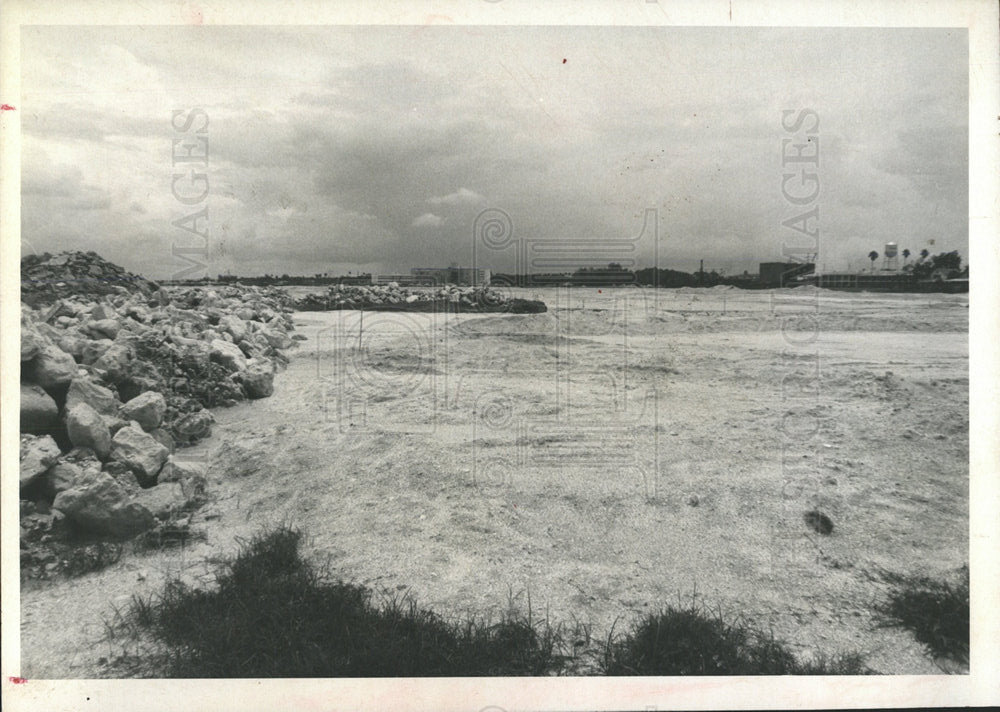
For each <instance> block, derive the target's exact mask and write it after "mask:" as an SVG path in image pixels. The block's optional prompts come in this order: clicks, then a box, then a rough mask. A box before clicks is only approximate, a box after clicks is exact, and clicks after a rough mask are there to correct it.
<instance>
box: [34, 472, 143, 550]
mask: <svg viewBox="0 0 1000 712" xmlns="http://www.w3.org/2000/svg"><path fill="white" fill-rule="evenodd" d="M52 506H53V508H55V509H58V510H59V511H61V512H63V513H64V514H65V515H66V517H67V518H68V519H69V520H70V521H72V522H73V523H74V524H76V525H77V526H78V527H80V528H81V529H84V530H87V531H90V532H94V533H96V534H110V535H111V536H115V537H130V536H135V535H136V534H141V533H142V532H144V531H146V530H147V529H149V528H151V527H152V526H153V525H154V524H156V520H155V518H154V517H153V514H152V513H151V512H150V511H149V510H148V509H147V508H146V507H144V506H142V504H140V503H139V502H136V501H130V499H129V495H128V493H127V492H126V491H125V488H123V487H122V486H121V485H120V484H118V483H117V482H116V481H115V479H114V478H113V477H111V475H109V474H107V473H106V472H98V473H91V474H90V475H88V476H85V477H84V478H82V481H78V482H77V483H76V485H75V486H74V487H71V488H70V489H67V490H64V491H62V492H60V493H59V494H57V495H56V498H55V501H54V502H53V503H52Z"/></svg>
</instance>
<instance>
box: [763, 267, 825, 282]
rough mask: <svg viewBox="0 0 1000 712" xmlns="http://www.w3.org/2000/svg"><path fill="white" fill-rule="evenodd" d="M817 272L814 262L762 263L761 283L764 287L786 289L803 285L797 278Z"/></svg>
mask: <svg viewBox="0 0 1000 712" xmlns="http://www.w3.org/2000/svg"><path fill="white" fill-rule="evenodd" d="M815 271H816V265H815V264H813V263H812V262H761V263H760V283H761V285H762V286H764V287H784V286H787V285H791V284H801V283H802V282H801V280H796V277H798V276H799V275H803V274H811V273H813V272H815Z"/></svg>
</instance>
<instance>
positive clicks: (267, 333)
mask: <svg viewBox="0 0 1000 712" xmlns="http://www.w3.org/2000/svg"><path fill="white" fill-rule="evenodd" d="M259 333H260V335H261V336H263V337H264V338H265V339H266V340H267V343H268V344H269V345H270V346H271V348H275V349H287V348H288V347H289V346H291V345H292V340H291V338H290V337H289V336H288V334H286V333H285V332H283V331H281V330H280V329H278V328H275V324H274V323H273V322H272V323H270V324H268V325H267V326H265V327H264V328H263V329H261V330H260V332H259Z"/></svg>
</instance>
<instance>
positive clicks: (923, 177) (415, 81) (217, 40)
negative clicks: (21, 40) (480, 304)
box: [23, 27, 968, 274]
mask: <svg viewBox="0 0 1000 712" xmlns="http://www.w3.org/2000/svg"><path fill="white" fill-rule="evenodd" d="M966 51H967V49H966V43H965V37H964V34H962V33H956V32H951V31H940V30H936V31H927V30H898V31H894V30H832V29H831V30H803V29H775V30H766V29H738V30H727V29H723V28H714V29H712V28H709V29H706V28H697V29H695V28H692V29H680V28H674V29H669V28H610V27H592V28H586V27H578V28H554V27H553V28H545V27H533V28H529V27H508V28H488V31H487V28H477V27H456V28H428V29H419V30H418V29H417V28H408V27H357V28H295V29H273V28H251V27H243V28H238V27H225V28H223V27H216V28H197V29H185V28H73V31H72V32H70V31H69V30H67V29H62V28H31V29H30V30H26V35H25V48H24V54H25V66H26V67H28V69H27V70H26V73H25V77H24V91H25V97H26V113H25V115H24V117H23V125H24V130H25V136H26V139H27V140H26V146H27V148H28V150H27V151H26V153H25V159H24V173H25V180H24V186H25V206H24V207H25V209H24V211H23V226H24V230H25V232H26V233H31V234H32V235H33V240H34V242H35V243H44V244H45V249H49V250H54V249H60V245H59V241H60V240H66V241H73V242H74V244H75V243H76V242H79V243H86V242H87V241H88V240H89V241H90V242H91V243H92V247H91V248H92V249H97V250H99V251H109V252H110V251H113V252H114V253H115V254H117V255H121V258H120V259H122V260H123V262H124V263H125V264H126V265H127V266H129V267H131V268H135V269H143V270H146V271H150V272H152V273H156V274H162V273H163V269H164V268H163V265H162V259H161V258H162V255H164V254H169V244H170V240H171V239H173V238H174V235H175V231H176V229H175V228H172V227H171V225H170V221H171V220H174V219H176V218H177V217H179V216H180V215H182V214H183V206H181V205H179V204H178V202H177V200H176V199H174V197H173V196H172V195H171V190H170V186H171V179H172V176H173V174H174V172H175V167H174V166H173V164H172V162H171V159H170V151H171V146H172V143H171V142H172V140H173V139H174V138H175V137H176V132H175V130H174V127H173V126H171V123H170V119H171V112H172V111H173V110H174V109H176V108H182V107H188V108H190V107H194V106H199V107H202V108H204V109H205V110H206V112H207V113H208V114H209V116H210V123H209V125H208V133H207V137H208V141H209V153H210V156H209V165H208V166H207V167H206V168H205V171H206V173H207V175H208V177H209V179H210V182H211V193H210V196H209V200H208V206H209V208H210V214H211V221H210V222H211V239H210V242H211V249H212V255H213V260H214V261H215V262H214V265H213V269H214V268H215V267H218V268H219V271H224V270H228V269H231V270H234V271H241V270H243V269H251V268H252V269H255V270H263V271H270V272H279V273H281V272H289V273H295V272H305V273H310V274H311V273H314V272H316V271H326V270H324V269H321V267H322V265H349V264H356V265H361V264H371V263H376V262H377V263H380V264H381V265H382V266H383V267H384V268H385V269H386V270H387V271H388V270H397V269H406V268H408V267H410V266H415V265H418V264H420V265H433V264H447V263H449V262H452V261H459V262H466V261H468V259H469V258H470V257H469V256H470V253H471V246H472V240H473V233H472V230H473V225H474V222H475V219H476V215H477V214H478V213H479V211H481V210H482V209H484V208H486V207H494V208H501V209H503V210H504V211H506V212H507V213H508V214H509V215H510V216H511V219H512V221H513V225H514V229H515V237H517V238H521V239H526V240H540V239H555V240H560V239H562V240H565V239H587V238H601V239H607V238H609V237H621V238H627V237H631V236H634V235H635V234H637V233H638V230H639V229H640V228H641V225H642V215H643V211H644V210H645V209H646V208H656V209H658V210H659V212H660V223H661V239H662V242H661V248H662V249H661V250H660V255H661V257H660V259H661V260H665V261H666V262H667V263H668V264H664V265H662V266H672V267H679V268H691V267H692V266H696V265H697V261H698V259H700V258H705V259H706V260H707V261H708V262H709V264H715V265H717V266H719V267H727V268H729V269H738V270H739V271H742V270H743V269H745V268H748V267H750V268H754V267H755V262H756V261H759V260H768V259H774V258H775V257H778V256H780V251H781V248H782V244H783V240H784V239H785V238H784V235H783V229H782V227H781V222H782V221H783V220H786V219H787V218H788V217H790V215H791V212H790V206H789V205H788V203H787V202H786V201H784V200H783V199H782V197H781V191H780V187H781V180H782V173H783V170H784V169H783V168H782V165H781V149H782V143H781V142H782V140H783V138H786V137H787V133H786V132H785V131H784V129H783V127H782V125H781V117H782V111H784V110H788V109H798V108H803V107H810V108H813V109H815V110H816V111H817V112H818V113H819V115H820V131H819V142H820V146H821V154H822V156H821V164H820V168H819V171H820V175H821V179H822V192H821V209H822V215H823V220H822V228H823V231H824V232H823V237H822V240H821V246H820V251H821V252H822V253H823V257H822V259H821V261H823V260H825V261H826V262H827V263H828V264H829V265H830V266H831V267H836V268H840V267H843V266H845V265H846V263H848V262H850V261H851V260H852V259H854V257H855V255H856V254H861V255H865V254H867V252H868V251H869V250H870V249H872V248H874V247H879V246H880V242H881V241H883V240H885V239H889V238H898V239H899V240H900V241H901V244H902V241H908V242H909V243H912V246H913V247H917V248H919V247H920V246H922V245H923V244H925V243H926V242H927V241H928V240H929V239H935V240H936V244H937V245H939V246H940V247H941V249H959V250H961V251H963V252H965V251H966V250H967V237H966V233H967V229H968V225H967V217H966V216H967V205H968V190H967V178H966V173H967V165H968V163H967V157H966V156H967V147H968V141H967V132H968V129H967V127H968V123H967V117H966V104H967V89H966V87H967V84H968V81H967V74H966ZM192 58H197V62H196V71H195V65H194V64H193V63H192ZM563 59H566V60H567V61H566V62H565V63H564V62H563V61H562V60H563ZM930 76H933V77H934V81H933V82H930V81H928V80H927V78H928V77H930ZM69 168H74V169H75V170H76V171H78V173H76V174H73V173H72V172H71V171H70V172H67V169H69ZM46 196H47V197H46ZM137 208H138V209H137ZM80 215H84V216H86V219H84V220H81V219H80V218H79V216H80ZM108 226H111V227H113V229H112V230H108V229H106V228H107V227H108ZM157 238H158V239H159V243H158V245H157V243H156V239H157ZM942 239H943V240H944V244H942V243H941V240H942ZM130 245H133V246H135V247H130ZM138 245H142V246H143V249H141V250H140V249H139V248H138V247H137V246H138ZM164 246H166V247H164ZM151 250H152V251H151ZM152 255H156V256H157V259H156V260H154V259H153V257H152ZM652 255H653V250H652V245H651V243H649V242H646V243H644V244H643V245H642V246H641V249H640V250H639V252H638V253H637V259H638V260H639V261H640V262H644V263H645V264H649V263H650V261H651V260H652ZM493 259H495V260H496V262H495V264H490V265H485V266H491V267H494V268H509V267H511V266H512V261H511V260H512V258H511V257H510V255H494V256H493Z"/></svg>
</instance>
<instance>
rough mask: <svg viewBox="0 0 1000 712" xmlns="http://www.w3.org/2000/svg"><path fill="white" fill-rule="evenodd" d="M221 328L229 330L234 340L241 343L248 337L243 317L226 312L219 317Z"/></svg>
mask: <svg viewBox="0 0 1000 712" xmlns="http://www.w3.org/2000/svg"><path fill="white" fill-rule="evenodd" d="M219 328H221V329H222V330H223V331H225V332H228V333H229V335H230V336H232V337H233V341H234V342H236V343H239V342H241V341H243V339H244V338H246V335H247V325H246V322H244V321H243V320H242V319H240V318H239V317H238V316H235V315H234V314H226V315H224V316H223V317H222V318H220V319H219Z"/></svg>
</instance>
